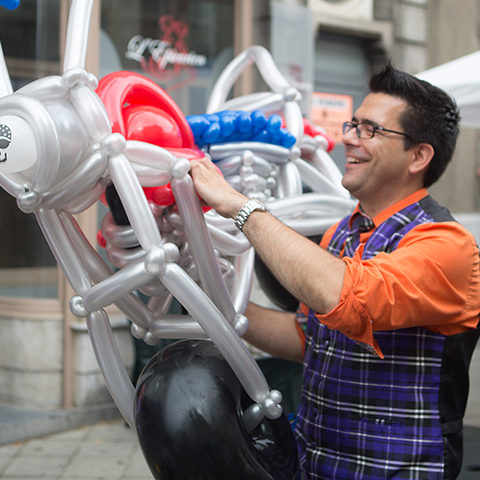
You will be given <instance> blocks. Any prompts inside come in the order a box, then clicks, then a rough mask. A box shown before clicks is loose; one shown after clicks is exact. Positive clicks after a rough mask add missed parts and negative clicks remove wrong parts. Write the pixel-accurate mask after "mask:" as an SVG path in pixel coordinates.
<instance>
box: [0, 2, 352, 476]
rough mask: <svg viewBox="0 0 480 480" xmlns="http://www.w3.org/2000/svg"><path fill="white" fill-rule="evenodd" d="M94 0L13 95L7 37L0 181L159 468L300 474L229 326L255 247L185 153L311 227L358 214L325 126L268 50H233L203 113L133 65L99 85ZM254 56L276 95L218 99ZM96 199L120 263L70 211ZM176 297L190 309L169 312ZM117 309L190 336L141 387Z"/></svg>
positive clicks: (138, 326)
mask: <svg viewBox="0 0 480 480" xmlns="http://www.w3.org/2000/svg"><path fill="white" fill-rule="evenodd" d="M93 1H94V0H74V1H73V2H72V6H71V10H70V15H69V22H68V30H67V42H66V49H65V60H64V65H63V75H62V76H50V77H46V78H41V79H39V80H36V81H34V82H32V83H30V84H28V85H27V86H25V87H23V88H21V89H20V90H18V91H17V92H15V93H14V92H13V89H12V85H11V82H10V78H9V75H8V71H7V68H6V64H5V60H4V57H3V52H2V51H1V49H0V135H1V137H2V138H1V140H2V143H1V144H0V148H1V152H0V185H1V186H2V187H3V188H4V189H5V190H6V191H7V192H8V193H9V194H11V195H12V196H14V197H16V198H17V204H18V207H19V208H20V210H22V211H23V212H25V213H33V214H34V215H35V216H36V218H37V221H38V223H39V225H40V227H41V229H42V232H43V234H44V236H45V238H46V239H47V242H48V244H49V246H50V248H51V250H52V252H53V254H54V255H55V258H56V260H57V262H58V264H59V265H60V267H61V268H62V271H63V272H64V274H65V276H66V278H67V280H68V282H69V283H70V285H71V286H72V288H73V289H74V291H75V292H76V295H75V296H74V297H73V298H72V299H71V301H70V309H71V311H72V312H73V314H74V315H76V316H77V317H79V318H86V321H87V326H88V331H89V335H90V338H91V342H92V345H93V349H94V352H95V355H96V358H97V361H98V363H99V365H100V368H101V370H102V373H103V376H104V378H105V381H106V384H107V386H108V388H109V390H110V393H111V395H112V397H113V399H114V401H115V403H116V404H117V406H118V408H119V410H120V412H121V413H122V415H123V417H124V418H125V420H126V421H127V422H128V424H129V425H130V426H131V427H132V428H133V429H134V430H136V431H137V434H138V436H139V440H140V443H141V446H142V449H143V451H144V454H145V457H146V459H147V462H148V463H149V465H150V468H151V470H152V474H153V475H154V476H155V478H157V479H167V478H169V479H170V478H178V479H182V480H184V479H187V478H195V479H200V478H239V479H240V478H252V479H257V478H258V479H271V478H278V479H280V478H281V479H285V480H287V479H294V478H296V475H297V470H298V466H297V464H296V450H295V443H294V440H293V437H292V432H291V428H289V424H288V421H287V420H286V416H285V415H284V414H283V410H282V407H281V405H280V403H281V400H282V397H281V394H280V392H278V391H276V390H271V389H270V387H269V385H268V384H267V382H266V380H265V378H264V376H263V374H262V372H261V370H260V368H259V367H258V365H257V363H256V362H255V360H254V359H253V357H252V356H251V354H250V352H249V350H248V349H247V347H246V346H245V344H244V343H243V341H242V340H241V338H240V337H241V335H242V334H243V333H244V332H245V331H246V329H247V328H248V321H247V319H246V318H245V316H244V315H243V312H244V311H245V308H246V305H247V302H248V298H249V295H250V289H251V284H252V277H253V270H254V253H253V250H252V248H251V247H250V244H249V242H248V240H247V239H246V237H245V236H243V234H241V233H240V232H238V231H236V229H235V226H234V223H233V221H232V220H229V219H225V218H223V217H220V216H219V215H218V214H216V213H215V212H214V211H208V212H206V213H204V211H203V210H202V207H201V204H200V201H199V198H198V196H197V194H196V192H195V189H194V186H193V182H192V179H191V177H190V175H189V169H190V162H189V159H192V158H198V157H201V156H204V155H209V156H210V157H211V158H212V159H213V161H214V162H216V165H217V167H218V168H219V170H220V171H221V172H222V174H223V175H224V176H225V178H226V179H227V180H228V181H229V182H230V184H231V185H233V186H234V188H236V189H238V190H240V191H242V192H243V193H245V194H246V195H247V196H249V197H259V198H263V199H265V200H266V202H267V203H268V208H269V210H270V211H271V212H272V213H273V214H274V215H276V216H277V217H279V218H280V219H281V220H282V221H283V222H285V223H286V224H287V225H289V226H291V227H292V228H294V229H295V230H297V231H298V232H300V233H301V234H303V235H308V236H309V235H317V234H321V233H323V232H324V231H325V229H326V228H327V227H328V226H330V225H331V224H332V223H333V222H334V221H336V220H338V219H339V218H340V217H342V216H343V215H345V214H346V213H348V212H349V211H350V210H351V209H352V208H353V202H352V200H351V199H350V197H349V195H348V193H347V192H346V191H345V190H344V189H343V188H342V187H341V184H340V173H339V171H338V169H337V168H336V166H335V165H334V163H333V161H332V160H331V158H330V156H329V155H328V153H327V151H326V150H327V148H328V138H327V137H326V136H325V135H323V133H322V132H320V131H319V130H318V129H316V128H315V127H312V126H311V125H309V124H308V123H306V124H305V123H304V121H303V119H302V115H301V112H300V109H299V106H298V101H299V100H300V95H299V93H298V92H297V91H296V90H295V89H294V88H291V87H290V86H289V84H288V83H287V82H286V81H285V79H284V78H283V77H282V75H281V74H280V72H279V71H278V69H277V68H276V66H275V64H274V62H273V60H272V58H271V56H270V54H269V53H268V51H266V50H265V49H264V48H262V47H250V48H249V49H247V50H246V51H244V52H243V53H242V54H240V55H239V56H238V57H237V58H235V59H234V60H233V61H232V62H231V63H230V64H229V65H228V66H227V68H226V69H225V70H224V72H223V73H222V75H221V76H220V77H219V79H218V81H217V83H216V84H215V86H214V88H213V91H212V95H211V98H210V102H209V104H208V108H207V114H206V115H204V116H192V117H189V119H188V120H187V119H186V118H185V117H184V116H183V114H182V112H181V111H180V110H179V108H178V107H177V106H176V104H175V103H174V102H173V101H172V100H171V99H170V98H169V97H168V96H167V95H166V94H165V92H164V91H163V90H162V89H161V88H160V87H158V86H157V85H156V84H155V83H153V82H151V81H150V80H148V79H146V78H144V77H142V76H140V75H137V74H134V73H131V72H117V73H114V74H111V75H109V76H107V77H105V78H103V79H102V80H101V81H100V84H99V83H98V82H97V79H96V78H95V77H94V76H93V75H92V74H90V73H87V72H86V71H85V69H84V67H85V57H86V48H87V35H88V29H89V22H90V15H91V10H92V5H93ZM3 4H4V6H6V7H7V8H9V7H10V8H14V5H13V4H12V2H5V1H4V2H3ZM7 4H8V5H7ZM252 63H255V64H256V66H257V67H258V69H259V70H260V73H261V74H262V76H263V78H264V79H265V81H266V83H267V84H268V85H269V87H270V88H271V90H272V91H271V92H266V93H258V94H252V95H247V96H243V97H240V98H235V99H233V100H229V101H226V98H227V95H228V93H229V91H230V89H231V87H232V85H233V84H234V82H235V81H236V79H237V78H238V77H239V75H240V74H241V73H242V72H243V71H244V70H245V69H246V68H247V67H248V66H249V65H250V64H252ZM97 87H98V88H97ZM277 112H280V113H282V114H283V116H284V118H285V121H284V123H282V119H281V118H280V117H279V116H277V115H275V113H277ZM303 185H306V186H307V187H308V188H309V190H310V193H303ZM99 199H103V201H105V202H107V203H108V205H109V206H110V208H111V211H110V212H109V213H108V214H107V215H106V216H105V218H104V219H103V221H102V226H101V231H100V232H99V235H98V238H99V241H100V243H101V244H102V245H103V246H105V247H106V249H107V250H106V251H107V255H108V258H109V260H110V261H111V263H112V264H113V265H114V266H115V267H116V268H117V271H115V272H113V271H112V269H111V268H110V267H109V266H107V265H106V264H105V263H104V262H103V260H102V259H101V257H100V256H99V255H98V254H97V252H96V249H95V248H94V247H93V246H92V245H91V244H90V243H89V241H88V240H87V239H86V238H85V236H84V235H83V233H82V231H81V229H80V227H79V226H78V224H77V223H76V221H75V219H74V217H73V215H74V214H77V213H80V212H82V211H84V210H86V209H87V208H89V207H90V206H91V205H93V204H94V203H95V202H97V201H98V200H99ZM137 290H140V291H141V292H143V293H145V294H146V295H148V296H149V297H150V300H149V302H148V304H145V303H143V302H142V301H141V300H140V299H139V297H138V296H137V295H136V294H135V292H136V291H137ZM173 297H176V298H177V299H178V300H179V302H180V303H181V304H182V305H183V306H184V307H185V309H186V310H187V311H188V312H189V314H188V315H177V316H175V315H169V314H167V310H168V307H169V304H170V302H171V299H172V298H173ZM112 303H115V304H116V305H117V306H118V308H119V309H120V310H121V311H123V312H124V313H125V315H126V316H127V317H128V318H129V319H130V320H131V322H132V333H133V335H134V336H135V337H137V338H143V339H144V341H145V342H147V343H148V344H155V343H156V342H158V340H159V339H160V338H184V339H187V340H183V341H182V342H179V343H176V344H174V345H173V346H170V347H167V349H164V350H163V351H162V352H160V354H159V355H157V356H156V357H154V358H153V359H152V360H151V361H150V363H149V364H148V365H147V367H146V368H145V371H144V372H143V374H142V376H141V378H140V380H139V382H138V385H137V388H136V390H135V388H134V386H133V385H132V383H131V381H130V379H129V377H128V374H127V372H126V370H125V368H124V367H123V365H122V362H121V359H120V355H119V352H118V350H117V347H116V344H115V341H114V338H113V334H112V330H111V328H110V323H109V319H108V317H107V314H106V313H105V311H104V307H105V306H107V305H109V304H112ZM199 339H210V340H199ZM227 423H228V425H227ZM285 425H286V426H287V427H288V428H286V427H285ZM230 428H231V429H233V430H232V432H230V433H229V434H227V433H226V431H228V430H229V429H230ZM219 435H224V439H219V438H218V436H219ZM187 437H188V438H187ZM180 439H181V443H180V444H179V445H180V446H179V445H177V443H178V442H180ZM174 444H175V447H174ZM182 455H183V456H184V457H182ZM182 458H184V460H183V461H182V460H181V459H182ZM182 465H183V466H182ZM202 469H203V470H202ZM235 475H236V476H235Z"/></svg>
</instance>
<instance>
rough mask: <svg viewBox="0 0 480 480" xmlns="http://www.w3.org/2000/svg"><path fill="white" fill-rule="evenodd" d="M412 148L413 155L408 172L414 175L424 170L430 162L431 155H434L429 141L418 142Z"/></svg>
mask: <svg viewBox="0 0 480 480" xmlns="http://www.w3.org/2000/svg"><path fill="white" fill-rule="evenodd" d="M412 148H413V157H412V160H411V162H410V169H409V171H410V173H411V174H412V175H415V174H417V173H420V172H422V171H424V170H425V169H426V168H427V167H428V165H429V164H430V162H431V160H432V158H433V156H434V155H435V150H434V149H433V147H432V146H431V145H430V144H429V143H419V144H418V145H415V146H414V147H412Z"/></svg>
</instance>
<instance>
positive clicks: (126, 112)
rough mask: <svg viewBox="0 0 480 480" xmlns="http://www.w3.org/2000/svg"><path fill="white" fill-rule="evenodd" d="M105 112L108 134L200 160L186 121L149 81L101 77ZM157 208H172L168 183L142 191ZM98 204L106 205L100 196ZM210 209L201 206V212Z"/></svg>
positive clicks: (128, 75)
mask: <svg viewBox="0 0 480 480" xmlns="http://www.w3.org/2000/svg"><path fill="white" fill-rule="evenodd" d="M96 92H97V94H98V96H99V97H100V99H101V100H102V102H103V104H104V105H105V108H106V109H107V113H108V117H109V118H110V122H111V124H112V131H113V132H115V133H121V134H122V135H123V136H124V137H125V138H126V139H127V140H137V141H141V142H146V143H150V144H152V145H157V146H159V147H162V148H165V149H166V150H168V151H169V152H171V153H172V154H173V155H175V156H176V157H183V158H187V159H188V160H192V159H199V158H203V157H204V156H205V155H204V153H203V152H202V151H201V150H199V149H198V148H197V147H196V146H195V141H194V138H193V133H192V130H191V128H190V125H189V124H188V122H187V119H186V118H185V116H184V115H183V113H182V111H181V110H180V109H179V108H178V106H177V104H176V103H175V102H174V101H173V100H172V99H171V98H170V96H169V95H168V94H167V93H166V92H165V90H163V89H162V88H161V87H160V86H159V85H157V84H156V83H155V82H153V81H152V80H149V79H148V78H146V77H144V76H142V75H139V74H138V73H134V72H126V71H121V72H114V73H111V74H109V75H106V76H105V77H103V78H102V79H101V80H100V81H99V84H98V88H97V90H96ZM144 191H145V194H146V195H147V198H148V199H149V200H150V201H152V202H154V203H156V204H157V205H173V204H174V203H175V198H174V196H173V193H172V188H171V186H170V184H168V185H162V186H158V187H149V188H144ZM101 201H102V202H103V203H104V204H106V201H105V198H104V196H102V198H101ZM207 210H210V208H207V207H204V211H207Z"/></svg>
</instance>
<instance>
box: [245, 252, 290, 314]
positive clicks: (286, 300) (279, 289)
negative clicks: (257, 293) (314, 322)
mask: <svg viewBox="0 0 480 480" xmlns="http://www.w3.org/2000/svg"><path fill="white" fill-rule="evenodd" d="M255 274H256V275H257V278H258V283H260V286H261V287H262V290H263V291H264V292H265V295H267V297H268V298H269V299H270V300H271V301H272V302H273V303H275V305H277V306H278V307H280V308H282V309H283V310H287V311H289V312H295V311H296V310H297V307H298V300H297V299H296V298H295V297H294V296H293V295H292V294H291V293H290V292H289V291H288V290H286V289H285V288H284V287H283V285H282V284H281V283H280V282H279V281H278V280H277V279H276V277H275V276H274V275H273V273H272V272H271V271H270V269H269V268H268V267H267V266H266V265H265V263H264V262H263V260H262V259H261V258H260V257H259V256H258V255H257V254H255Z"/></svg>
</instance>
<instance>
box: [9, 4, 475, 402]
mask: <svg viewBox="0 0 480 480" xmlns="http://www.w3.org/2000/svg"><path fill="white" fill-rule="evenodd" d="M68 8H69V1H68V0H44V1H39V0H21V4H20V7H19V8H18V9H17V10H15V11H12V12H9V11H6V10H4V9H2V10H1V11H0V26H1V29H2V30H1V31H2V44H3V48H4V53H5V57H6V61H7V66H8V68H9V72H10V74H11V77H12V83H13V86H14V89H15V90H16V89H18V88H20V87H21V86H23V85H25V84H27V83H29V82H31V81H33V80H35V79H36V78H41V77H44V76H47V75H58V74H60V73H61V60H62V48H63V47H62V46H63V44H64V38H65V32H66V25H67V17H68ZM479 19H480V15H479V1H478V0H457V1H456V2H451V0H305V1H293V0H291V1H283V2H281V1H276V2H271V1H269V0H257V1H254V0H209V1H208V0H141V1H140V0H139V1H133V2H132V1H128V0H101V1H100V0H97V1H96V2H95V6H94V12H93V18H92V22H91V29H90V43H89V52H88V58H87V70H88V71H90V72H92V73H95V74H96V75H97V77H98V78H102V77H103V76H104V75H107V74H109V73H111V72H114V71H117V70H131V71H135V72H138V73H141V74H143V75H146V76H148V77H149V78H151V79H153V80H154V81H156V82H157V83H158V84H159V85H161V86H162V87H163V88H164V89H165V90H166V91H167V92H168V93H169V94H170V95H171V96H172V98H173V99H174V100H175V101H176V102H177V104H178V105H179V106H180V108H181V109H182V111H183V112H184V114H185V115H189V114H194V113H203V112H204V111H205V108H206V104H207V100H208V96H209V93H210V91H211V88H212V86H213V84H214V82H215V80H216V79H217V78H218V75H219V74H220V72H221V71H222V70H223V68H224V67H225V66H226V65H227V64H228V62H229V61H230V60H231V59H232V58H233V57H234V55H235V54H236V53H239V52H240V51H242V50H243V49H245V48H246V47H248V46H249V45H253V44H260V45H264V46H265V47H267V48H268V49H270V50H271V51H272V53H273V55H274V58H275V60H276V61H277V64H278V65H279V68H280V70H281V71H282V73H283V74H284V75H285V76H286V77H287V78H288V79H289V80H290V81H291V82H292V83H293V84H294V85H295V86H297V88H299V90H300V91H302V93H303V95H304V100H303V103H302V110H303V113H304V115H305V116H307V117H309V118H310V119H311V120H312V121H314V122H315V123H318V124H319V125H320V126H322V127H324V128H325V129H326V130H327V132H328V133H330V134H332V135H333V136H337V137H336V138H338V132H337V130H338V126H339V125H340V124H341V122H342V121H344V120H345V119H349V118H350V117H351V113H352V111H354V110H355V109H356V108H357V107H358V106H359V105H360V103H361V101H362V99H363V97H364V96H365V95H366V93H367V92H368V87H367V84H368V77H369V75H370V74H371V73H372V72H373V71H374V70H376V69H378V68H379V67H380V66H381V65H382V64H383V63H385V61H387V60H389V59H390V60H391V61H392V62H393V64H394V65H395V66H397V67H398V68H401V69H404V70H406V71H408V72H410V73H413V74H415V73H418V72H420V71H422V70H425V69H427V68H430V67H433V66H435V65H438V64H441V63H444V62H446V61H449V60H452V59H454V58H457V57H459V56H462V55H466V54H468V53H471V52H473V51H476V50H478V49H479V47H480V40H479ZM234 88H235V93H236V94H244V93H249V92H252V91H259V90H263V89H265V88H266V87H265V85H264V83H263V82H262V80H261V78H260V76H259V75H258V74H257V72H256V71H255V69H252V71H249V72H246V73H244V74H243V75H242V77H241V79H240V80H239V82H238V83H237V85H235V87H234ZM478 144H479V136H478V132H477V131H475V130H468V129H462V133H461V137H460V141H459V145H458V148H457V153H456V155H455V159H454V161H453V165H452V166H451V167H450V168H449V169H448V171H447V173H446V174H445V176H444V178H443V179H442V180H441V181H440V182H439V184H438V185H437V186H435V187H434V188H432V192H433V194H434V196H435V197H436V198H437V199H438V200H439V202H440V203H443V204H445V205H446V206H448V207H449V208H451V210H452V211H453V212H473V211H477V210H478V185H477V183H478V182H477V178H476V170H477V166H478ZM333 157H334V159H335V161H336V162H337V163H338V165H339V167H340V168H343V165H344V163H343V162H344V158H343V152H342V146H341V144H338V145H337V147H336V149H335V151H334V153H333ZM0 197H1V202H0V227H1V231H2V236H1V239H0V242H1V248H0V252H1V256H0V327H1V329H2V335H1V336H0V403H1V402H4V403H9V404H15V405H18V406H24V407H33V408H74V407H75V408H95V406H98V405H104V404H108V403H111V400H110V396H109V394H108V392H107V390H106V387H105V385H104V383H103V380H102V377H101V374H100V371H99V369H98V367H97V365H96V361H95V359H94V356H93V351H92V349H91V347H90V344H89V340H88V334H87V331H86V327H85V323H84V322H83V321H82V320H79V319H77V318H75V317H73V315H72V314H71V313H70V311H69V307H68V302H69V299H70V297H71V296H72V295H73V292H72V291H71V289H70V287H69V286H68V284H67V283H66V281H65V279H64V278H63V276H62V274H61V272H60V270H59V269H58V267H57V266H56V264H55V260H54V258H53V256H52V255H51V253H50V251H49V249H48V246H47V245H46V243H45V241H44V240H43V236H42V234H41V232H40V231H39V229H38V227H37V225H36V222H35V218H34V217H33V216H32V215H25V214H23V213H21V212H20V210H18V208H17V206H16V203H15V200H14V199H13V198H11V197H9V195H8V194H7V193H5V192H3V191H0ZM104 214H105V210H104V208H103V207H102V206H101V205H97V206H94V207H93V208H91V209H90V210H88V211H87V212H85V213H83V214H81V215H80V216H79V218H78V221H79V223H80V224H81V225H82V228H83V229H84V231H86V232H87V235H88V236H89V238H90V239H91V241H92V243H95V238H96V233H97V230H98V228H99V221H100V220H101V218H102V217H103V215H104ZM110 315H111V318H112V325H113V327H114V331H115V335H116V338H117V342H118V346H119V350H120V352H121V353H122V356H123V360H124V363H125V365H126V366H127V368H128V369H129V370H130V371H132V370H133V367H134V364H135V347H134V342H133V337H132V336H131V334H130V332H129V322H128V320H126V319H125V318H124V317H123V316H122V315H120V314H119V312H118V311H116V310H115V309H114V308H112V309H111V310H110Z"/></svg>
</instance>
